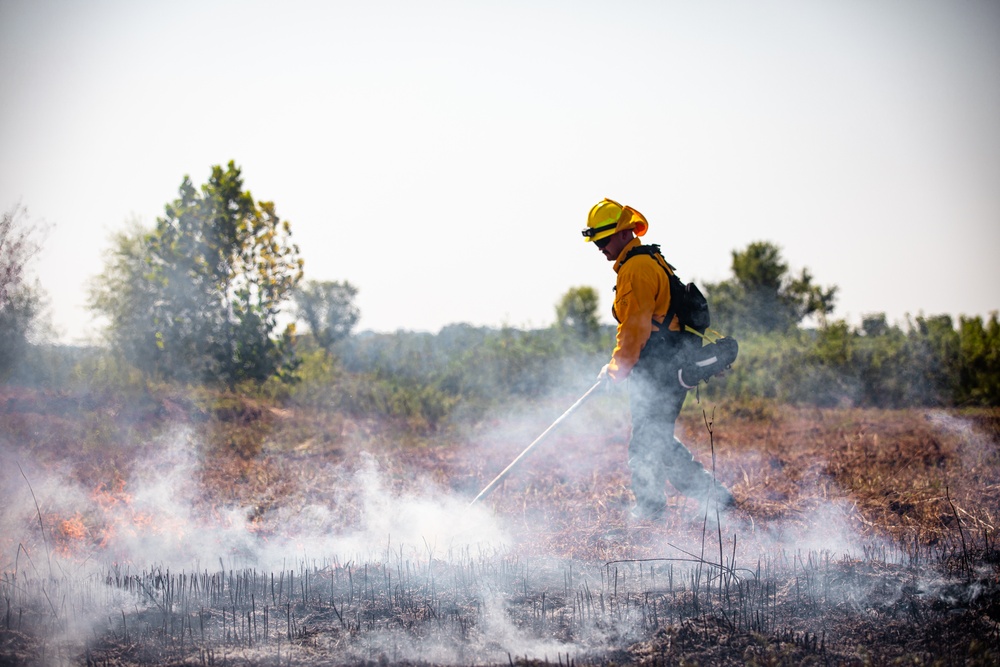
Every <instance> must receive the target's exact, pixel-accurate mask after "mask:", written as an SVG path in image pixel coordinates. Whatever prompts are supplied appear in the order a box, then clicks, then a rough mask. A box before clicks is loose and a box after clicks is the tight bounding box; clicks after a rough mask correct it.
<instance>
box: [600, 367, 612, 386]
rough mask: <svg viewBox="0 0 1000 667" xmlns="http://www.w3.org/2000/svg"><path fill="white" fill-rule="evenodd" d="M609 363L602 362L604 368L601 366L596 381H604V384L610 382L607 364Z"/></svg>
mask: <svg viewBox="0 0 1000 667" xmlns="http://www.w3.org/2000/svg"><path fill="white" fill-rule="evenodd" d="M609 365H610V364H604V368H602V369H601V372H600V373H598V374H597V381H598V382H604V383H605V384H610V383H611V376H609V375H608V366H609Z"/></svg>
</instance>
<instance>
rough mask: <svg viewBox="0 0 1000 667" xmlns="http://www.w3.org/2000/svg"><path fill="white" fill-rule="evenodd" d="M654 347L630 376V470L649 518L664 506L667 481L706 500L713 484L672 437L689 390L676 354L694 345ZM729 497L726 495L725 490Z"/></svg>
mask: <svg viewBox="0 0 1000 667" xmlns="http://www.w3.org/2000/svg"><path fill="white" fill-rule="evenodd" d="M679 336H684V334H678V335H677V336H675V337H674V339H673V340H672V341H667V342H654V340H653V339H651V340H650V343H648V344H647V346H646V348H645V349H644V350H643V355H642V356H640V358H639V363H638V364H636V366H635V368H634V369H633V370H632V373H631V375H630V376H629V408H630V409H631V412H632V437H631V438H630V439H629V444H628V465H629V470H630V471H631V473H632V492H633V493H634V494H635V499H636V505H637V508H638V509H640V510H641V511H643V512H645V513H649V514H655V513H658V512H662V511H663V509H664V508H665V507H666V483H667V482H668V481H669V482H670V483H671V484H673V486H674V487H675V488H676V489H677V490H678V491H680V492H681V493H682V494H684V495H685V496H688V497H691V498H696V499H698V500H700V501H703V502H704V501H707V500H708V499H709V498H710V497H711V493H712V491H713V488H714V487H715V481H714V479H713V478H712V475H711V473H709V472H708V471H707V470H705V467H704V466H703V465H702V464H701V463H699V462H698V461H696V460H694V457H693V456H692V455H691V452H690V451H689V450H688V448H687V447H685V446H684V444H683V443H682V442H681V441H680V440H678V439H677V438H676V437H675V436H674V423H675V422H676V420H677V417H678V416H679V415H680V412H681V406H683V405H684V399H685V398H686V397H687V391H686V390H685V389H683V388H682V387H681V386H680V385H679V384H678V383H677V379H676V376H677V367H678V365H677V363H676V361H675V360H676V358H677V355H678V354H680V353H681V348H682V347H687V346H691V345H695V344H696V343H695V342H691V341H689V340H686V339H685V338H679ZM721 493H723V494H727V495H728V491H721Z"/></svg>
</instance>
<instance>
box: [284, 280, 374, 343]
mask: <svg viewBox="0 0 1000 667" xmlns="http://www.w3.org/2000/svg"><path fill="white" fill-rule="evenodd" d="M357 295H358V288H357V287H355V286H354V285H352V284H351V283H349V282H347V281H344V282H331V281H323V282H321V281H316V280H309V281H307V282H306V283H305V284H304V285H303V286H301V287H299V288H298V289H296V290H295V292H294V299H295V306H296V314H297V316H298V317H299V319H301V320H303V321H304V322H305V323H306V324H308V325H309V331H310V333H311V334H312V336H313V339H314V340H315V341H316V343H317V344H318V345H319V346H320V347H321V348H323V350H325V351H326V353H327V354H330V353H331V352H332V351H333V346H334V345H336V343H337V342H338V341H340V340H342V339H343V338H346V337H347V336H349V335H351V332H352V331H353V330H354V327H355V325H357V323H358V319H359V318H360V317H361V311H360V310H359V309H358V307H357V305H356V304H355V303H354V297H356V296H357Z"/></svg>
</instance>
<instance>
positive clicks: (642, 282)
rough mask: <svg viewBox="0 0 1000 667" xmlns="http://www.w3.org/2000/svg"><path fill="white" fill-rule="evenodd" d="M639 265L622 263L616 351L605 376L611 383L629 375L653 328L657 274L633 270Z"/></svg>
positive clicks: (636, 263)
mask: <svg viewBox="0 0 1000 667" xmlns="http://www.w3.org/2000/svg"><path fill="white" fill-rule="evenodd" d="M639 266H641V263H640V262H638V261H634V260H633V261H632V262H630V263H629V264H628V265H625V266H623V267H622V273H620V274H619V281H618V286H617V291H616V297H615V314H616V315H617V316H618V334H617V336H616V340H615V350H614V352H612V354H611V362H610V363H609V364H608V376H609V377H610V378H611V380H612V381H614V382H621V381H622V380H624V379H625V378H627V377H628V374H629V373H630V372H631V371H632V368H633V367H634V366H635V364H636V362H637V361H639V354H640V353H641V352H642V348H643V347H645V345H646V341H648V340H649V335H650V333H651V332H652V330H653V311H654V308H655V306H656V291H657V287H658V282H659V281H658V280H657V278H658V276H657V275H656V273H653V272H651V271H649V270H635V269H637V268H639ZM652 266H653V268H655V269H656V271H660V267H659V266H656V265H655V264H653V265H652ZM643 268H649V267H643ZM668 285H669V283H668ZM667 289H669V286H668V287H667Z"/></svg>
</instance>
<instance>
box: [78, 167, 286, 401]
mask: <svg viewBox="0 0 1000 667" xmlns="http://www.w3.org/2000/svg"><path fill="white" fill-rule="evenodd" d="M290 237H291V226H290V224H289V223H288V222H287V221H282V220H281V219H280V218H279V217H278V215H277V213H276V211H275V207H274V203H273V202H266V201H255V200H254V199H253V196H252V195H251V194H250V192H249V191H245V190H244V189H243V177H242V173H241V170H240V169H239V168H238V167H236V166H235V164H234V163H233V162H230V163H229V164H228V166H227V167H226V168H225V169H224V168H222V167H221V166H214V167H212V172H211V176H210V177H209V180H208V182H207V183H205V184H204V185H203V186H201V189H200V190H198V189H196V188H195V187H194V186H193V185H192V183H191V180H190V178H189V177H187V176H185V177H184V179H183V180H182V182H181V186H180V192H179V197H178V198H177V199H176V200H175V201H173V202H172V203H170V204H168V205H167V206H166V208H165V215H164V216H163V217H161V218H158V219H157V221H156V226H155V228H154V229H153V230H151V231H146V230H143V229H142V228H135V227H134V228H133V229H132V230H131V231H130V232H125V233H122V234H119V235H117V236H116V237H115V239H114V248H113V250H112V252H111V254H110V256H109V259H108V263H107V265H106V267H105V271H104V272H103V273H102V274H101V276H99V277H98V279H97V280H96V281H95V283H94V286H93V288H92V290H91V306H92V307H93V308H94V309H96V310H97V311H99V312H102V313H104V314H105V315H107V316H108V318H109V320H110V332H111V338H112V341H113V342H116V343H117V344H118V346H119V349H120V350H121V351H122V352H123V353H124V354H125V355H126V357H127V358H129V359H130V360H131V361H132V362H133V363H136V364H137V365H138V366H139V367H141V368H143V369H144V370H146V371H147V372H152V373H156V374H157V375H160V376H162V377H167V378H176V379H183V380H206V381H212V382H219V383H223V384H228V385H232V384H235V383H237V382H240V381H243V380H253V381H262V380H265V379H267V378H268V377H271V376H272V375H276V374H281V373H282V372H283V371H286V370H289V369H290V368H292V367H293V366H294V363H295V356H294V350H293V349H292V348H291V344H292V339H291V335H292V332H293V331H294V328H293V327H291V325H290V326H289V327H286V329H285V330H284V331H283V332H281V333H278V334H277V335H276V331H277V328H278V322H277V319H278V316H279V314H280V312H281V307H282V304H283V302H284V301H286V300H287V299H288V298H289V296H290V293H291V291H292V290H293V289H294V287H295V286H296V284H297V283H298V282H299V280H300V279H301V277H302V260H301V259H299V256H298V252H299V251H298V247H297V246H296V245H294V244H293V243H292V242H291V238H290Z"/></svg>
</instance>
